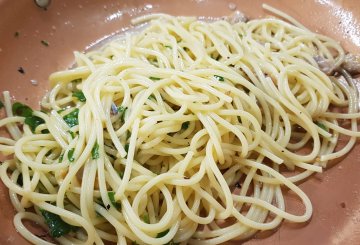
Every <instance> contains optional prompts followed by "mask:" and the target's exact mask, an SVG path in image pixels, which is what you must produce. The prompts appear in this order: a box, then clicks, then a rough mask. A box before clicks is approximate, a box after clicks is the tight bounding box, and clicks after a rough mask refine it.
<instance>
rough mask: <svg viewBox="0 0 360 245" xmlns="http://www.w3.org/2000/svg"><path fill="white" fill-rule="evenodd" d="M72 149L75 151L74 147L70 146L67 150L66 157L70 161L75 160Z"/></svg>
mask: <svg viewBox="0 0 360 245" xmlns="http://www.w3.org/2000/svg"><path fill="white" fill-rule="evenodd" d="M74 151H75V149H74V148H71V149H70V150H69V151H68V154H67V157H68V159H69V161H70V162H74V161H75V158H74Z"/></svg>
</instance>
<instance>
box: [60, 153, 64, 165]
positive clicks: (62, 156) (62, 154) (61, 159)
mask: <svg viewBox="0 0 360 245" xmlns="http://www.w3.org/2000/svg"><path fill="white" fill-rule="evenodd" d="M63 160H64V153H61V154H60V156H59V163H62V161H63Z"/></svg>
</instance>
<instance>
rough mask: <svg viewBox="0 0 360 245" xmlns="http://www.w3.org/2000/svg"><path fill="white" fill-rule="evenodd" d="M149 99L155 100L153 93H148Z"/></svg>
mask: <svg viewBox="0 0 360 245" xmlns="http://www.w3.org/2000/svg"><path fill="white" fill-rule="evenodd" d="M148 99H149V100H155V101H156V98H155V96H154V95H153V94H150V96H149V97H148Z"/></svg>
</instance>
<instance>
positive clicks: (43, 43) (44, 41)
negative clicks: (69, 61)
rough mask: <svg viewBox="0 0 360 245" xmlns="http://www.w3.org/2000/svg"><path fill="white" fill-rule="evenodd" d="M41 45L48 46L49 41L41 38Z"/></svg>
mask: <svg viewBox="0 0 360 245" xmlns="http://www.w3.org/2000/svg"><path fill="white" fill-rule="evenodd" d="M40 42H41V44H42V45H44V46H45V47H48V46H49V42H48V41H46V40H41V41H40Z"/></svg>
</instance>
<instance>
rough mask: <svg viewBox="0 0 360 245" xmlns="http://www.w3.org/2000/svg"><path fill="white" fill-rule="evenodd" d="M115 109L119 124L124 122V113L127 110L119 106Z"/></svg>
mask: <svg viewBox="0 0 360 245" xmlns="http://www.w3.org/2000/svg"><path fill="white" fill-rule="evenodd" d="M117 109H118V113H119V116H120V120H121V122H125V112H126V110H127V109H128V108H127V107H124V106H119V107H118V108H117Z"/></svg>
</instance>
